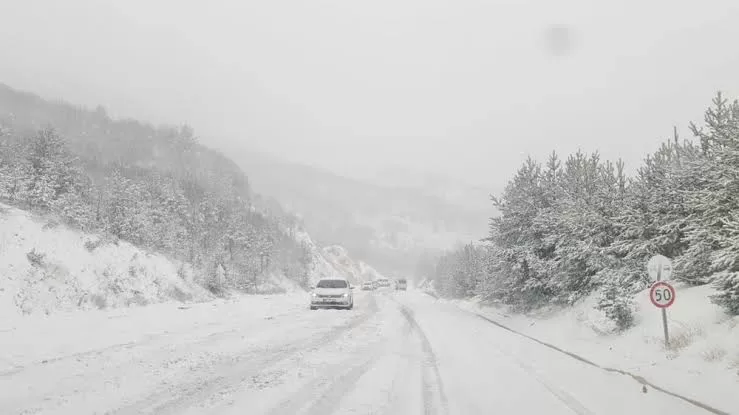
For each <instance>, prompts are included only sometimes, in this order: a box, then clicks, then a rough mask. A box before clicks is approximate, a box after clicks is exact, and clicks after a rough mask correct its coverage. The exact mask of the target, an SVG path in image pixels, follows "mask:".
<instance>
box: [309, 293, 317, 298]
mask: <svg viewBox="0 0 739 415" xmlns="http://www.w3.org/2000/svg"><path fill="white" fill-rule="evenodd" d="M310 296H311V297H313V298H316V297H318V294H316V293H310Z"/></svg>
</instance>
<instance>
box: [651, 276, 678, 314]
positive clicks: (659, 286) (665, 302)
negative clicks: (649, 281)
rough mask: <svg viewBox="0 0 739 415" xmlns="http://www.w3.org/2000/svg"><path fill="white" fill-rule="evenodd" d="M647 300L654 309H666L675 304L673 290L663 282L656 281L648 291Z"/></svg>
mask: <svg viewBox="0 0 739 415" xmlns="http://www.w3.org/2000/svg"><path fill="white" fill-rule="evenodd" d="M649 299H650V300H652V304H654V306H655V307H658V308H667V307H669V306H671V305H672V303H674V302H675V288H673V287H672V285H670V284H668V283H666V282H664V281H657V282H655V283H654V284H653V285H652V288H651V289H650V290H649Z"/></svg>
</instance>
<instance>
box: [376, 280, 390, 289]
mask: <svg viewBox="0 0 739 415" xmlns="http://www.w3.org/2000/svg"><path fill="white" fill-rule="evenodd" d="M377 286H378V287H389V286H390V280H389V279H387V278H380V279H379V280H377Z"/></svg>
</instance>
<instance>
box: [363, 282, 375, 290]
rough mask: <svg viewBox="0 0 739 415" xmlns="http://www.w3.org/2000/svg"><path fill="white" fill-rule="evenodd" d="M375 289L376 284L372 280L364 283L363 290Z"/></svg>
mask: <svg viewBox="0 0 739 415" xmlns="http://www.w3.org/2000/svg"><path fill="white" fill-rule="evenodd" d="M374 289H375V284H373V283H372V281H367V282H365V283H364V284H362V291H372V290H374Z"/></svg>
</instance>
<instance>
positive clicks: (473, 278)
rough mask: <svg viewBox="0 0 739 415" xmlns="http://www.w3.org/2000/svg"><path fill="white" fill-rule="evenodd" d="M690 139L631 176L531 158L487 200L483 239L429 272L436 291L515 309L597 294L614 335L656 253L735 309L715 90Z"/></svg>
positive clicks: (734, 105)
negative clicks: (489, 208)
mask: <svg viewBox="0 0 739 415" xmlns="http://www.w3.org/2000/svg"><path fill="white" fill-rule="evenodd" d="M690 130H691V132H692V134H693V136H694V137H693V138H692V139H686V140H681V139H679V137H678V136H677V133H675V136H674V137H673V138H672V139H670V140H668V141H666V142H664V143H663V144H662V145H661V146H660V147H659V148H658V149H657V150H656V151H655V152H654V153H653V154H650V155H648V156H647V157H646V158H645V159H644V161H643V164H642V165H641V166H640V167H639V169H638V171H637V172H636V174H635V175H633V177H627V175H626V174H625V172H624V163H623V162H621V161H617V162H615V163H613V162H610V161H607V160H603V159H601V157H600V156H599V155H598V154H597V153H593V154H585V153H583V152H580V151H578V152H577V153H574V154H571V155H569V156H568V157H567V158H565V159H562V158H560V157H559V156H558V155H557V154H556V153H552V154H551V156H549V158H548V160H546V162H544V163H541V162H539V161H536V160H533V159H531V158H529V159H528V160H527V161H526V162H525V163H524V164H523V165H522V166H521V167H520V168H519V169H518V171H517V172H516V174H515V176H514V177H513V178H512V179H511V180H510V181H509V182H508V184H507V186H506V187H505V189H504V191H503V192H502V194H501V195H500V196H498V197H492V202H493V205H494V206H495V208H496V209H497V210H498V212H499V214H498V215H497V216H495V217H493V218H491V220H490V226H489V230H488V237H487V238H486V239H485V241H483V242H482V243H475V244H470V245H467V246H465V247H463V248H460V249H457V250H454V251H451V252H447V253H445V254H444V255H443V256H442V257H441V258H440V259H439V260H438V261H437V262H436V264H435V266H434V267H432V269H431V270H429V272H428V274H429V275H430V277H431V279H432V280H433V281H434V283H435V287H436V288H437V290H438V291H439V293H440V294H442V295H447V296H453V297H468V296H480V297H482V298H484V299H487V300H494V301H499V302H502V303H504V304H508V305H511V306H513V307H514V308H516V309H518V310H522V311H526V310H530V309H533V308H537V307H541V306H543V305H548V304H562V305H571V304H573V303H574V302H576V301H578V300H579V299H581V298H583V297H585V296H588V295H591V294H593V293H597V294H598V307H599V308H600V309H602V310H603V311H604V312H605V313H606V315H607V316H608V317H610V318H611V319H612V320H613V321H614V322H615V323H616V324H617V326H618V327H619V328H621V329H625V328H628V327H629V326H630V325H631V324H632V322H633V321H632V314H631V309H632V308H631V307H632V300H633V296H634V294H635V293H636V292H638V291H640V290H642V289H644V288H647V287H648V286H649V284H650V281H649V278H648V276H647V271H646V265H645V264H646V262H647V260H648V259H649V258H650V257H651V256H653V255H655V254H661V255H664V256H667V257H668V258H671V259H672V260H673V263H674V265H675V270H674V274H673V279H676V280H678V281H681V282H684V283H686V284H690V285H704V284H711V285H713V286H714V287H715V288H716V294H715V295H714V296H712V298H711V300H712V301H713V302H715V303H716V304H718V305H720V306H722V307H723V308H725V309H726V311H727V312H729V313H730V314H734V315H736V314H739V103H738V102H737V101H733V102H729V101H728V100H727V99H725V98H724V97H723V96H722V95H721V94H718V95H717V96H716V97H715V98H714V99H713V102H712V105H711V106H710V107H709V108H708V109H707V110H706V112H705V116H704V122H703V124H702V125H700V126H699V125H696V124H693V123H691V124H690Z"/></svg>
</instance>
